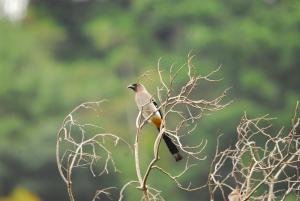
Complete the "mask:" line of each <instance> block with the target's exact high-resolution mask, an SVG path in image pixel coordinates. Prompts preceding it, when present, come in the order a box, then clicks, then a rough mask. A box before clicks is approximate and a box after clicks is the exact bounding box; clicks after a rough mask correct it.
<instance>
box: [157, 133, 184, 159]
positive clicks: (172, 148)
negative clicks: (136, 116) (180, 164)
mask: <svg viewBox="0 0 300 201" xmlns="http://www.w3.org/2000/svg"><path fill="white" fill-rule="evenodd" d="M158 130H159V129H158ZM162 137H163V139H164V141H165V143H166V145H167V147H168V149H169V151H170V152H171V154H172V155H173V156H174V158H175V160H176V161H180V160H181V159H182V156H181V155H180V153H179V150H178V148H177V146H176V145H175V143H174V142H173V141H172V139H171V138H170V137H169V135H168V134H167V133H164V134H163V136H162Z"/></svg>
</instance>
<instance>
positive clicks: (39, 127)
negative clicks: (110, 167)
mask: <svg viewBox="0 0 300 201" xmlns="http://www.w3.org/2000/svg"><path fill="white" fill-rule="evenodd" d="M299 23H300V2H299V1H293V2H292V3H291V2H289V1H237V0H230V1H226V2H221V1H216V0H213V1H197V0H194V1H190V0H185V1H170V0H167V1H149V0H142V1H141V0H128V1H60V0H55V1H53V0H46V1H33V3H31V5H30V8H29V14H28V17H27V18H26V19H25V20H24V21H23V22H22V23H19V24H13V23H8V22H5V21H4V20H2V21H0V33H1V36H4V37H2V38H1V41H0V105H1V106H0V107H1V108H0V114H1V115H0V133H1V135H0V151H1V154H0V157H2V158H10V161H14V162H16V163H17V164H18V165H17V166H18V167H16V166H15V165H13V164H14V163H7V164H6V163H1V164H0V170H1V171H0V181H1V178H2V177H3V178H6V177H5V171H4V170H5V169H11V170H14V171H13V172H14V173H13V177H14V178H19V177H21V176H22V178H23V179H11V180H9V181H6V180H3V183H0V188H1V187H2V186H6V185H10V186H18V185H19V184H20V183H35V182H37V183H38V184H40V185H32V186H31V187H32V188H33V189H34V190H35V191H37V192H39V193H40V194H41V195H43V196H44V198H43V199H44V200H49V198H51V199H52V200H59V199H60V200H64V195H63V192H64V188H65V187H64V186H63V185H62V182H61V180H60V179H59V178H58V177H57V178H55V180H54V181H52V180H53V179H54V178H53V177H51V175H57V172H56V169H55V166H51V167H52V169H50V170H48V171H49V178H48V176H46V177H47V178H48V179H49V180H47V179H40V178H42V177H44V176H45V174H47V173H45V172H43V168H45V166H48V164H54V163H55V162H54V160H55V157H54V152H55V150H54V147H55V138H56V135H55V134H56V131H57V130H58V128H59V126H60V122H61V121H62V119H63V117H64V116H65V115H66V114H67V113H68V112H69V111H70V110H71V109H72V108H74V107H75V106H76V105H78V104H80V103H81V102H84V101H94V100H100V99H108V100H109V101H108V102H107V103H105V107H104V110H105V111H104V114H105V119H104V120H103V119H101V126H102V127H105V129H107V130H108V131H111V132H115V133H119V134H120V136H122V137H124V138H126V139H127V140H128V141H129V142H133V133H134V125H135V124H134V123H135V116H136V114H137V110H136V109H135V105H134V104H133V102H132V101H133V97H132V94H131V92H130V91H127V89H126V86H127V85H128V84H129V83H130V82H133V81H136V80H137V79H138V76H139V75H140V74H142V73H144V72H145V71H148V70H150V71H153V70H156V66H157V61H158V59H159V58H162V60H161V65H162V68H163V69H167V68H168V66H170V65H171V64H175V65H176V66H180V65H182V64H183V63H184V62H186V58H187V54H188V53H189V52H190V51H191V50H192V51H193V53H194V54H195V55H196V57H195V66H196V67H197V71H199V72H202V73H203V74H204V73H207V72H209V71H211V70H213V69H216V68H217V67H218V66H219V65H220V64H222V65H223V68H222V70H221V71H220V75H219V77H222V78H223V80H222V82H221V83H220V84H214V85H209V86H208V85H206V84H205V83H203V86H199V95H201V96H202V97H205V98H208V99H209V98H213V97H214V96H215V95H216V94H218V93H219V92H220V91H221V90H223V89H225V88H227V87H232V90H231V95H230V96H231V98H232V99H233V100H234V103H233V104H232V105H231V106H229V107H228V108H226V109H225V110H224V111H220V112H218V113H215V114H212V115H210V116H205V117H204V118H203V121H201V122H199V125H198V127H197V130H196V132H197V133H199V134H198V135H196V136H195V138H197V139H191V140H193V141H195V142H197V141H198V142H200V141H201V139H203V138H205V139H208V147H207V154H208V155H209V156H211V155H212V154H213V152H214V149H215V143H216V137H217V135H218V134H219V133H224V134H225V135H226V139H228V142H226V141H224V144H223V145H222V147H224V146H226V145H228V144H229V143H231V142H232V141H234V138H235V136H236V134H235V133H236V132H235V127H236V125H237V124H238V122H239V118H240V117H241V116H242V114H243V112H244V111H247V113H248V114H250V115H251V116H254V115H262V114H265V113H270V114H271V116H277V117H279V119H278V125H281V122H284V123H289V122H290V118H291V114H292V110H293V108H294V106H295V103H296V100H299V99H300V94H299V86H300V80H299V73H300V71H299V65H300V60H299V54H300V37H299V33H300V27H299ZM183 79H184V75H180V76H179V77H178V80H179V83H180V81H182V80H183ZM157 80H158V78H157V77H154V78H153V80H145V84H146V85H147V86H149V88H150V89H151V92H153V93H155V89H156V87H157V86H156V84H155V83H156V81H157ZM153 132H154V129H152V128H150V127H149V128H148V127H147V128H146V130H145V134H147V135H148V134H149V135H151V134H152V133H153ZM232 136H234V137H232ZM152 137H153V136H147V137H145V139H144V140H145V142H144V144H145V147H146V148H147V149H146V150H145V151H144V153H143V154H144V157H143V158H144V159H145V160H146V161H148V160H149V158H150V156H151V154H152V151H151V147H152V146H151V144H148V143H146V141H151V140H152ZM163 151H166V150H164V148H162V151H161V152H163ZM120 152H123V153H124V154H125V156H126V157H128V158H130V160H128V161H129V162H128V161H125V160H122V159H123V157H124V155H119V156H118V154H116V155H117V156H116V157H117V159H116V160H117V161H120V162H119V164H120V166H121V167H122V168H123V170H122V172H123V173H125V174H127V175H126V176H128V177H129V176H131V177H132V176H134V171H133V170H132V166H131V165H128V163H131V162H132V155H131V154H130V153H127V152H126V148H125V147H121V148H120ZM161 155H162V156H161V158H163V160H165V161H163V160H162V161H160V163H163V165H165V166H166V168H168V167H170V168H172V167H173V166H174V164H173V161H172V160H171V159H168V154H164V153H161ZM117 163H118V162H117ZM208 164H209V163H208V162H205V164H203V165H202V166H200V167H199V169H197V171H195V173H194V174H193V175H189V176H190V177H191V178H199V180H200V179H201V180H202V179H203V180H204V179H205V178H206V176H207V170H208V168H209V167H208ZM176 165H177V164H176ZM182 165H184V164H179V165H178V166H182ZM19 169H21V170H22V171H19ZM28 171H29V172H38V173H39V174H40V175H39V176H40V178H39V179H37V178H36V177H34V178H33V177H31V176H30V175H26V173H25V175H22V174H23V173H24V172H27V173H28ZM50 177H51V178H50ZM161 177H162V175H158V174H157V175H153V179H152V180H151V182H152V183H153V185H155V182H156V181H157V179H160V178H161ZM51 179H52V180H51ZM24 180H26V181H27V182H24ZM121 181H122V182H124V181H125V180H124V178H118V177H117V176H116V177H114V178H113V181H110V182H108V183H117V184H121ZM126 181H127V180H126ZM103 182H104V181H103ZM105 182H106V181H105ZM105 182H104V183H105ZM53 183H55V185H56V184H59V185H60V186H61V189H59V191H56V192H53V191H51V190H50V189H51V188H50V187H49V186H50V185H52V184H53ZM161 183H162V184H163V186H165V187H164V188H165V189H166V191H165V194H164V195H165V197H166V198H167V199H168V200H175V198H176V197H177V200H179V198H180V200H198V199H197V198H198V197H199V196H201V197H203V199H204V200H208V198H207V197H206V196H208V195H207V193H206V192H203V191H200V192H197V193H195V194H196V195H194V194H192V195H193V196H195V197H192V196H190V197H189V195H188V194H181V192H178V193H175V192H177V191H175V190H174V184H173V183H172V182H169V181H168V180H163V181H161ZM93 185H95V181H94V180H92V181H89V182H86V183H85V186H86V187H87V188H88V187H90V186H93ZM42 186H43V187H42ZM52 186H53V185H52ZM1 192H5V190H2V191H1V189H0V193H1ZM129 192H130V195H134V193H136V192H135V189H134V190H132V189H131V190H130V191H129ZM80 193H83V197H84V196H85V194H84V192H80ZM131 193H132V194H131ZM53 194H57V196H56V197H55V196H54V197H53V196H51V195H53ZM128 197H129V196H128ZM85 198H86V197H84V198H83V199H82V200H85ZM206 198H207V199H206ZM289 199H290V198H289ZM292 199H293V198H291V200H292ZM128 200H130V198H128Z"/></svg>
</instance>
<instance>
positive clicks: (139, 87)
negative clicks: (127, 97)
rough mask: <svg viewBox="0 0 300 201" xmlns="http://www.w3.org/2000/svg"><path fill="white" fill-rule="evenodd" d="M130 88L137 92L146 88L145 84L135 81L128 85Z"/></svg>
mask: <svg viewBox="0 0 300 201" xmlns="http://www.w3.org/2000/svg"><path fill="white" fill-rule="evenodd" d="M128 88H129V89H132V90H133V91H135V92H137V91H139V90H142V89H144V86H143V85H142V84H140V83H133V84H130V85H128Z"/></svg>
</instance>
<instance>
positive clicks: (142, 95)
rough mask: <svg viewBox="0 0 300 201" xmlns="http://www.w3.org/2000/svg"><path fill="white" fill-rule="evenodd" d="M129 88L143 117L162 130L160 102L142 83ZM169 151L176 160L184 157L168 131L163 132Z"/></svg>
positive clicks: (131, 85)
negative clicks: (157, 101)
mask: <svg viewBox="0 0 300 201" xmlns="http://www.w3.org/2000/svg"><path fill="white" fill-rule="evenodd" d="M128 88H129V89H132V90H133V91H134V93H135V102H136V105H137V107H138V109H139V111H141V113H142V115H143V117H144V118H145V119H148V122H150V123H152V124H153V125H154V126H155V127H156V128H157V129H158V131H159V132H160V129H161V124H162V120H163V115H162V112H161V110H160V109H159V107H158V104H157V103H156V102H155V100H154V99H153V96H152V95H151V94H150V93H149V92H148V91H147V89H146V88H145V87H144V85H142V84H141V83H133V84H130V85H128ZM162 138H163V139H164V141H165V143H166V145H167V147H168V149H169V151H170V152H171V154H172V155H173V157H174V159H175V161H180V160H181V159H183V157H182V156H181V154H180V153H179V150H178V148H177V146H176V145H175V143H174V142H173V141H172V139H171V138H170V136H169V135H168V134H167V133H163V134H162Z"/></svg>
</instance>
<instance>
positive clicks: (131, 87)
mask: <svg viewBox="0 0 300 201" xmlns="http://www.w3.org/2000/svg"><path fill="white" fill-rule="evenodd" d="M135 87H136V86H135V85H134V84H130V85H128V86H127V88H129V89H132V90H135Z"/></svg>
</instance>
